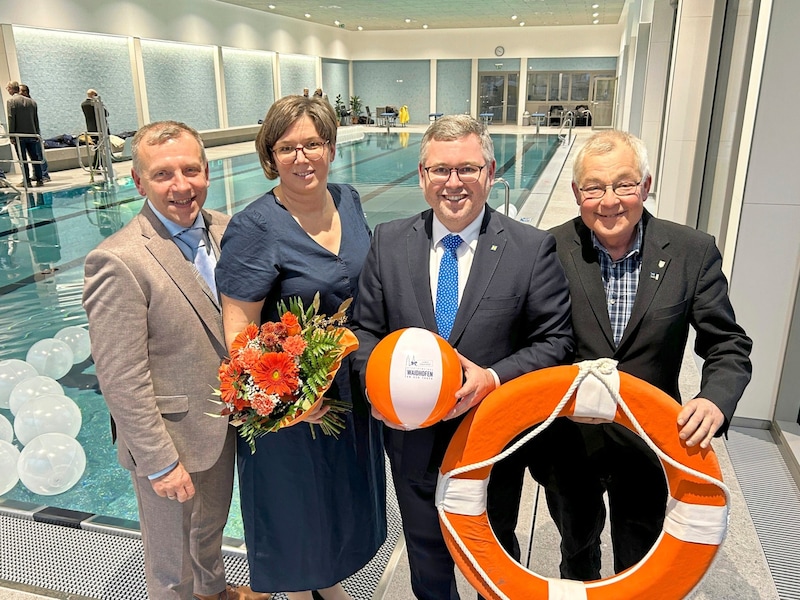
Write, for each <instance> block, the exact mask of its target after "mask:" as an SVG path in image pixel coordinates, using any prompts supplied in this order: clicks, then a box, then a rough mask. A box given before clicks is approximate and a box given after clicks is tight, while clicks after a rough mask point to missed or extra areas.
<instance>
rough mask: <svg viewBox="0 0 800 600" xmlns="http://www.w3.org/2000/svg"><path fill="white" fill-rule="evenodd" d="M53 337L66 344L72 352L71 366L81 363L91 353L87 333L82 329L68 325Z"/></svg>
mask: <svg viewBox="0 0 800 600" xmlns="http://www.w3.org/2000/svg"><path fill="white" fill-rule="evenodd" d="M53 337H54V338H55V339H57V340H61V341H62V342H64V343H66V344H67V346H69V349H70V350H72V364H75V365H77V364H78V363H82V362H83V361H85V360H86V359H87V358H89V355H90V354H91V353H92V345H91V343H90V341H89V332H88V331H87V330H86V329H84V328H83V327H77V326H74V325H70V326H69V327H64V329H62V330H61V331H59V332H58V333H57V334H55V335H54V336H53Z"/></svg>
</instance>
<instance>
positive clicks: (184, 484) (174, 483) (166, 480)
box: [150, 463, 194, 502]
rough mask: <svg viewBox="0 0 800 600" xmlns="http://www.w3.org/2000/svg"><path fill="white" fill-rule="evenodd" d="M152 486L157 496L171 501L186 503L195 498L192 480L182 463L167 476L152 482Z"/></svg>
mask: <svg viewBox="0 0 800 600" xmlns="http://www.w3.org/2000/svg"><path fill="white" fill-rule="evenodd" d="M150 485H152V486H153V490H154V491H155V493H156V494H158V495H159V496H161V497H163V498H169V499H170V500H177V501H178V502H186V501H187V500H188V499H189V498H192V497H193V496H194V484H193V483H192V478H191V477H190V476H189V473H188V472H187V471H186V469H184V468H183V465H182V464H181V463H178V466H176V467H175V468H174V469H172V471H170V472H169V473H167V474H166V475H162V476H161V477H159V478H157V479H153V480H151V481H150Z"/></svg>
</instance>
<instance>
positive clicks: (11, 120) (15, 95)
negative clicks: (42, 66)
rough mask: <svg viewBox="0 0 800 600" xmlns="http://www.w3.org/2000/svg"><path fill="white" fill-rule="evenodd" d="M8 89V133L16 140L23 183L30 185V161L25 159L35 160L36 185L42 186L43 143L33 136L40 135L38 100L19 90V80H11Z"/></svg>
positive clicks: (34, 174)
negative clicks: (17, 134)
mask: <svg viewBox="0 0 800 600" xmlns="http://www.w3.org/2000/svg"><path fill="white" fill-rule="evenodd" d="M6 91H7V92H8V93H9V95H10V96H11V98H10V99H9V100H8V102H6V107H7V109H8V133H9V134H12V136H11V138H12V140H14V144H15V147H16V149H17V156H18V157H19V160H20V162H21V163H22V167H21V168H22V176H23V183H24V184H25V185H30V174H29V169H28V163H27V162H25V161H28V160H30V161H33V176H34V179H35V180H36V186H37V187H41V186H42V185H44V182H43V180H42V156H43V155H42V144H41V142H40V141H39V138H38V137H31V136H32V135H36V136H38V135H39V134H40V129H39V108H38V107H37V106H36V101H35V100H33V99H31V98H26V97H25V96H23V95H22V94H21V93H20V91H19V82H18V81H9V82H8V85H6ZM15 133H20V134H25V135H24V136H20V137H14V136H13V134H15Z"/></svg>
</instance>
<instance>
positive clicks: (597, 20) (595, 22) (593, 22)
mask: <svg viewBox="0 0 800 600" xmlns="http://www.w3.org/2000/svg"><path fill="white" fill-rule="evenodd" d="M599 22H600V19H595V20H594V21H592V24H594V25H597V24H598V23H599Z"/></svg>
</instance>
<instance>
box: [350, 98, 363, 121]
mask: <svg viewBox="0 0 800 600" xmlns="http://www.w3.org/2000/svg"><path fill="white" fill-rule="evenodd" d="M361 106H362V105H361V98H359V97H358V96H350V117H351V118H352V120H353V125H358V117H359V115H360V114H361Z"/></svg>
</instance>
